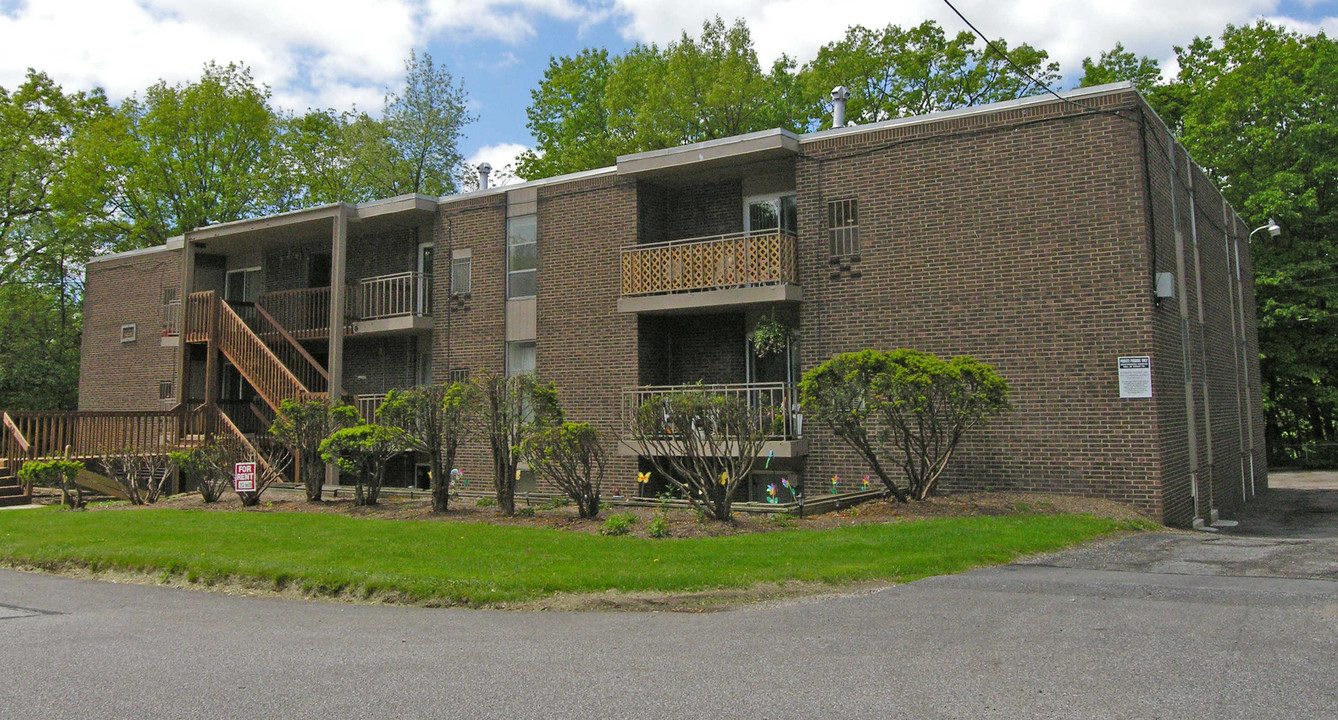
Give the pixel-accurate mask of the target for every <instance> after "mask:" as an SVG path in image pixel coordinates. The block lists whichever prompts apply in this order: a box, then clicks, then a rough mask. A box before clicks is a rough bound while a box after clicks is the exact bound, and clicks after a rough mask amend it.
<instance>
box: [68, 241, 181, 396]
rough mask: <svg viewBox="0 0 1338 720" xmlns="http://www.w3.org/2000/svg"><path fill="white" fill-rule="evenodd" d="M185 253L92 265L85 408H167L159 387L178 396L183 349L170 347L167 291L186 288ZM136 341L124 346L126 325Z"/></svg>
mask: <svg viewBox="0 0 1338 720" xmlns="http://www.w3.org/2000/svg"><path fill="white" fill-rule="evenodd" d="M180 278H181V252H180V251H178V250H167V249H162V250H158V251H152V252H139V253H135V254H127V255H123V256H118V257H113V258H109V259H106V260H95V261H93V262H90V263H89V264H88V271H87V275H86V276H85V281H84V331H83V339H82V342H83V346H82V349H81V350H80V359H81V362H80V364H79V409H80V410H164V409H167V408H170V407H172V406H173V405H175V404H176V400H175V395H174V396H173V399H171V400H168V401H163V400H162V399H160V397H159V383H160V382H162V381H171V382H172V383H173V386H172V389H173V393H175V392H176V383H177V376H178V375H179V374H180V373H179V372H178V369H177V348H176V347H175V346H168V347H164V346H163V344H162V338H163V328H162V323H163V290H164V289H165V288H174V287H177V286H178V285H179V284H180ZM128 324H134V325H135V340H134V341H133V342H121V326H122V325H128Z"/></svg>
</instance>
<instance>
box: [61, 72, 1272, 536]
mask: <svg viewBox="0 0 1338 720" xmlns="http://www.w3.org/2000/svg"><path fill="white" fill-rule="evenodd" d="M1082 98H1083V99H1082V104H1084V105H1086V106H1087V107H1086V108H1083V107H1078V106H1075V105H1073V104H1063V103H1059V102H1055V101H1053V100H1046V99H1044V98H1037V99H1030V100H1027V101H1022V102H1018V103H1010V104H1003V105H1000V106H995V107H984V108H973V109H971V110H970V111H964V112H955V113H946V114H943V115H940V116H929V117H926V118H917V119H913V120H910V121H893V122H889V123H884V124H879V125H873V126H868V127H862V128H854V129H846V130H838V131H827V132H822V133H815V134H813V135H807V136H802V137H795V136H789V137H791V138H793V142H792V143H791V145H790V146H789V149H788V150H785V149H783V148H782V149H776V148H771V149H767V150H765V151H762V150H759V151H757V152H766V153H767V154H766V155H765V156H764V157H761V158H760V159H749V158H748V157H741V158H740V159H738V160H737V161H726V160H720V159H716V160H714V161H712V162H706V163H705V164H702V165H701V166H700V168H699V169H694V168H696V167H697V166H696V165H695V164H694V163H696V162H697V161H696V160H692V161H688V162H687V163H685V164H682V165H679V166H676V167H673V168H671V169H669V170H665V171H663V172H658V173H657V172H656V171H655V170H654V169H653V168H652V169H651V170H645V169H636V170H629V171H628V172H627V173H624V172H623V167H622V166H621V164H620V166H619V167H618V168H609V169H605V170H601V171H594V172H591V173H582V174H579V175H575V176H569V177H564V178H553V179H548V180H543V181H539V182H535V183H529V184H527V185H525V186H521V187H522V189H521V190H520V193H522V194H517V190H516V189H515V188H514V186H513V187H512V188H495V189H490V190H484V191H480V192H476V193H472V194H470V195H464V196H454V197H448V198H442V199H441V200H440V202H439V203H438V206H437V210H436V212H435V216H434V220H433V221H432V223H431V226H430V228H429V227H420V228H419V229H417V230H415V229H413V227H404V228H402V229H401V230H396V231H389V232H387V233H384V234H382V235H378V236H375V237H354V238H352V239H351V240H350V246H349V247H350V249H349V255H348V257H349V278H350V279H355V278H357V277H361V276H366V275H373V274H382V273H388V272H396V271H402V270H410V269H416V253H417V243H418V242H419V241H420V240H426V239H427V238H431V240H432V241H433V242H434V243H435V276H436V278H437V279H438V281H437V282H436V283H435V286H434V299H433V305H434V325H433V329H432V331H431V333H430V334H426V335H422V334H420V335H417V336H412V335H401V336H385V337H381V338H373V337H367V338H354V339H350V340H349V341H347V342H346V345H345V349H346V350H345V352H346V360H345V362H346V370H345V387H346V388H347V390H348V391H349V392H382V391H384V390H386V389H390V388H392V387H398V386H403V385H407V384H411V383H412V382H413V381H414V378H413V374H412V373H413V370H412V369H413V362H414V358H415V354H416V353H417V352H419V351H420V350H422V349H425V347H426V344H427V343H430V347H431V357H432V376H433V379H434V381H436V382H442V381H445V380H447V379H448V378H449V377H451V376H452V374H453V373H454V372H457V371H460V370H467V371H468V372H470V373H471V374H474V375H477V374H478V373H479V372H482V371H485V370H488V371H492V372H498V373H500V372H503V371H504V369H505V352H506V340H507V337H508V327H507V322H508V321H507V317H508V302H507V299H506V287H505V283H506V252H507V248H506V231H507V212H508V196H509V195H510V196H512V197H513V201H514V202H523V203H524V204H525V207H526V208H527V209H526V210H525V212H530V211H531V210H530V209H528V208H532V209H533V211H534V212H535V213H536V216H537V252H538V259H539V260H538V261H539V270H538V273H537V287H538V289H537V293H536V298H535V300H534V317H535V328H536V335H535V337H534V341H535V347H536V368H537V373H538V375H539V376H540V377H541V379H544V380H551V381H553V382H555V383H556V384H557V386H558V387H559V390H560V393H561V397H562V402H563V405H564V407H565V409H566V410H567V414H568V418H569V419H571V420H575V421H582V422H590V423H592V424H594V425H595V426H596V427H597V428H598V429H599V430H600V431H601V433H603V435H604V437H605V438H606V439H607V451H608V454H609V457H610V465H609V468H608V482H609V484H610V485H611V486H612V489H611V492H629V491H632V490H634V487H633V478H634V474H635V471H636V469H637V466H638V460H637V459H636V458H633V457H627V456H624V455H620V454H619V453H618V447H617V442H616V438H617V436H618V432H619V429H620V417H619V416H620V412H621V404H622V398H623V391H624V389H625V388H629V387H633V386H637V385H666V384H680V383H691V382H696V381H702V382H707V383H739V382H744V381H745V379H747V378H748V377H749V376H750V372H749V368H750V367H751V366H750V364H749V362H748V359H747V355H746V352H747V350H746V348H747V345H746V338H747V336H748V332H749V331H750V330H751V329H752V327H753V326H754V325H755V323H756V322H757V321H758V319H759V318H760V317H762V316H764V315H772V314H774V315H776V316H777V317H778V318H780V319H782V320H784V321H785V322H787V323H789V324H790V325H791V326H793V327H796V328H797V332H796V338H795V340H796V343H795V346H794V348H793V350H794V351H795V352H796V353H797V359H796V362H794V363H793V364H792V365H791V366H790V369H793V370H794V371H795V373H794V375H793V377H792V379H794V380H797V379H798V377H797V373H801V372H802V371H804V370H808V369H811V368H813V367H815V366H816V365H818V364H820V363H821V362H823V361H825V360H827V359H829V358H830V357H832V356H833V355H835V354H838V353H842V352H847V351H853V350H859V349H863V348H875V349H881V350H892V349H895V348H902V347H904V348H914V349H918V350H923V351H927V352H932V353H935V354H937V355H940V356H942V357H950V356H954V355H963V354H966V355H972V356H975V357H976V358H978V359H980V360H982V361H985V362H987V363H990V364H991V365H993V366H994V367H995V368H996V369H997V370H998V371H999V372H1000V373H1001V374H1002V375H1003V376H1004V377H1005V378H1007V380H1008V381H1009V383H1010V385H1011V386H1012V388H1013V396H1012V403H1013V411H1012V412H1010V413H1008V414H1007V415H1005V416H1003V417H1001V418H999V419H997V420H996V421H995V422H993V423H991V424H990V425H988V426H987V427H985V428H984V429H982V430H980V431H978V432H976V433H974V434H973V435H972V436H970V437H969V438H968V439H967V441H966V442H965V443H964V445H963V447H962V448H961V449H960V450H959V452H958V454H957V455H956V456H955V457H954V460H953V463H952V464H951V465H950V467H949V471H948V473H947V475H946V476H945V479H944V483H943V486H944V487H945V488H946V489H948V490H991V489H1013V490H1038V491H1046V492H1056V493H1065V494H1074V495H1083V496H1091V497H1101V498H1110V499H1114V500H1119V501H1122V502H1127V503H1130V504H1133V505H1136V506H1138V507H1140V508H1143V509H1145V510H1148V511H1149V512H1152V513H1154V514H1155V515H1156V516H1158V517H1161V518H1163V519H1164V520H1165V521H1166V522H1168V523H1171V524H1176V525H1187V524H1189V523H1190V522H1192V521H1193V520H1194V519H1195V517H1196V516H1197V517H1205V516H1206V515H1207V513H1208V509H1209V508H1217V509H1220V510H1222V511H1224V512H1230V511H1232V510H1234V509H1235V508H1237V507H1239V505H1240V504H1241V502H1242V501H1243V500H1248V499H1249V498H1250V497H1252V496H1253V494H1254V493H1256V492H1258V491H1259V490H1261V489H1263V488H1264V487H1266V484H1267V478H1266V468H1265V464H1264V452H1263V448H1264V445H1263V427H1264V426H1263V419H1262V408H1261V403H1260V401H1259V398H1260V386H1259V368H1258V344H1257V343H1258V341H1257V336H1256V328H1255V307H1254V298H1253V292H1252V282H1251V278H1252V275H1251V269H1250V265H1249V257H1248V250H1249V247H1248V239H1247V233H1248V230H1247V228H1246V227H1245V226H1244V224H1243V223H1242V222H1241V221H1240V219H1239V218H1238V217H1237V216H1236V215H1235V213H1234V212H1233V211H1232V210H1231V208H1230V207H1229V206H1227V205H1226V203H1225V202H1224V201H1223V200H1222V197H1221V195H1220V193H1218V191H1217V190H1216V189H1215V188H1214V187H1213V186H1212V184H1211V183H1210V182H1209V181H1208V179H1207V177H1206V176H1205V175H1204V173H1203V171H1202V169H1200V168H1198V167H1197V166H1195V165H1194V164H1193V162H1192V161H1191V160H1190V159H1189V158H1188V157H1187V156H1186V155H1185V153H1184V150H1183V148H1181V147H1180V146H1179V145H1178V144H1176V143H1175V142H1174V140H1173V138H1172V137H1171V136H1170V134H1169V132H1168V131H1167V130H1166V128H1165V126H1164V125H1162V124H1161V122H1160V120H1158V119H1157V118H1156V117H1155V115H1154V114H1153V113H1152V112H1151V111H1150V109H1148V107H1147V106H1146V104H1145V103H1144V102H1143V101H1142V100H1141V98H1139V97H1138V96H1137V94H1136V93H1135V92H1133V91H1132V89H1128V88H1127V87H1126V88H1114V89H1109V90H1103V91H1098V92H1088V93H1087V94H1085V95H1083V96H1082ZM763 135H765V134H763ZM749 137H752V136H749ZM733 140H734V139H731V141H733ZM740 142H741V143H742V142H743V141H742V140H740ZM750 142H761V141H760V140H750ZM684 152H690V151H684ZM739 152H743V153H746V152H752V151H739ZM701 157H705V155H702V156H701ZM731 162H733V164H731ZM629 167H630V166H629ZM750 187H751V188H754V190H753V192H758V191H761V190H762V189H765V190H766V191H767V192H775V191H781V192H786V193H788V192H793V193H794V196H795V198H796V202H797V207H798V240H797V242H798V254H797V281H796V283H795V284H797V285H798V286H799V287H801V288H802V293H803V297H802V301H799V302H773V303H762V304H754V305H744V306H739V305H733V306H720V307H696V308H693V309H688V310H676V311H674V312H673V313H671V314H640V313H638V312H619V310H618V303H619V299H620V296H621V292H622V290H621V282H622V277H621V273H622V270H621V267H622V265H621V261H620V248H623V247H626V246H631V245H636V244H638V243H654V242H663V241H667V240H676V239H683V238H695V237H702V236H710V235H721V234H728V233H736V232H739V231H741V230H742V229H743V213H744V207H743V201H744V196H745V190H746V189H747V188H750ZM531 188H532V189H531ZM531 193H533V194H531ZM516 198H521V199H516ZM531 200H533V201H534V202H533V204H532V205H530V204H529V203H530V201H531ZM835 201H853V202H854V203H855V205H856V207H857V209H858V234H859V240H860V251H859V253H858V255H856V256H841V257H838V258H833V257H831V255H830V245H829V242H828V227H827V223H828V204H829V203H832V202H835ZM313 247H315V250H314V251H319V247H316V246H313ZM465 249H468V250H469V251H470V255H471V258H472V261H471V262H472V289H471V292H470V293H469V294H467V295H464V296H451V295H450V283H449V281H448V279H449V278H450V268H451V257H452V251H454V250H465ZM152 257H154V256H150V255H144V256H136V257H134V258H130V259H127V260H126V261H125V262H107V263H100V264H95V265H93V266H90V274H89V295H88V297H89V308H90V309H89V311H87V312H88V313H89V314H88V318H89V319H90V322H89V324H90V330H89V331H88V332H87V334H86V336H85V357H86V363H85V366H86V369H85V375H84V386H81V390H82V393H81V404H88V405H89V406H90V407H91V406H95V405H96V406H97V407H105V406H108V405H111V404H115V403H117V402H130V401H132V400H133V401H134V402H140V395H141V394H142V393H141V390H140V389H138V388H137V389H135V390H133V391H131V390H126V391H125V395H124V396H123V397H124V399H121V398H122V396H121V395H116V394H114V393H113V392H112V391H111V390H109V389H107V388H106V387H105V386H106V385H107V383H106V382H105V381H104V380H102V379H100V378H101V377H102V376H100V375H99V374H98V373H99V372H101V367H102V366H103V365H105V364H106V362H107V361H105V360H104V359H103V358H104V357H106V353H107V351H106V350H102V349H98V348H101V347H102V346H103V345H106V344H107V343H106V342H105V339H103V338H102V335H104V334H106V333H107V332H112V331H114V329H115V328H114V327H112V325H111V324H112V323H113V322H114V323H115V326H116V327H119V322H120V321H119V320H113V318H112V317H111V314H109V311H108V309H107V304H108V303H110V302H112V300H111V293H112V290H111V289H110V283H111V282H113V280H112V278H113V277H114V276H115V274H116V273H132V272H133V273H144V272H149V271H150V270H149V268H150V267H151V265H150V260H149V258H152ZM290 265H291V266H292V267H289V266H290ZM298 265H300V262H299V261H298V260H295V259H294V254H293V252H292V251H291V249H290V250H286V251H285V252H283V253H280V254H277V255H274V256H273V257H267V259H266V268H267V269H266V285H267V289H269V290H274V289H277V288H280V287H283V286H285V283H288V284H291V283H293V282H295V281H294V280H293V277H292V276H293V275H294V274H296V273H298V272H300V269H299V268H298ZM164 272H165V271H164ZM1158 273H1171V274H1172V275H1174V276H1175V278H1176V291H1175V297H1173V298H1165V299H1161V300H1158V299H1156V298H1155V297H1154V293H1153V288H1154V286H1155V279H1156V277H1157V274H1158ZM1238 278H1239V280H1238ZM298 286H300V285H298ZM147 287H148V284H145V283H140V284H137V285H136V288H135V292H136V293H138V292H140V291H143V292H148V290H146V289H145V288H147ZM133 297H134V298H136V299H135V300H134V301H133V302H132V304H131V305H130V306H125V305H124V303H122V305H121V306H120V307H121V308H125V307H133V308H138V307H139V304H140V303H143V304H145V309H144V311H143V312H144V313H146V317H153V316H155V315H156V313H157V312H158V302H157V301H158V295H157V294H156V292H155V294H154V296H153V298H152V299H151V300H152V302H150V300H149V299H147V296H146V298H139V296H138V295H137V294H136V295H133ZM148 306H152V307H151V308H149V307H148ZM150 309H151V311H152V312H150ZM134 312H136V313H139V312H140V310H138V309H135V310H134ZM513 322H514V321H513ZM104 326H105V327H104ZM513 330H514V328H513ZM512 337H515V335H514V333H513V334H512ZM155 349H156V348H155ZM112 350H113V351H123V352H122V353H121V354H123V355H125V359H126V362H125V364H124V365H122V366H118V367H119V368H120V369H121V371H122V372H129V368H130V367H131V366H132V365H136V364H137V365H140V366H144V365H145V363H146V362H148V360H146V359H145V358H148V357H149V356H148V355H146V356H145V358H140V357H139V356H137V355H136V356H135V357H134V359H132V358H131V355H132V354H133V353H135V352H138V351H137V350H133V349H129V350H127V349H123V348H117V347H113V348H112ZM112 354H113V355H114V354H115V353H114V352H113V353H112ZM163 354H164V355H165V356H167V355H172V354H171V353H166V352H164V353H163ZM1129 355H1134V356H1141V355H1148V356H1151V357H1152V378H1153V397H1152V398H1150V399H1121V398H1120V396H1119V379H1118V370H1117V358H1119V357H1121V356H1129ZM173 357H174V356H173ZM88 359H97V361H98V362H97V363H95V365H96V366H97V368H98V369H96V370H95V369H93V368H92V367H91V364H90V363H88V362H87V360H88ZM108 367H110V365H108ZM168 367H169V368H170V360H169V364H168ZM757 367H758V368H762V367H763V365H760V364H759V365H757ZM765 368H766V369H765V371H764V372H763V374H764V375H766V376H767V377H765V378H757V377H754V378H753V379H754V380H758V379H765V380H771V381H774V380H778V379H784V378H785V377H786V375H787V372H788V370H787V367H786V365H785V362H784V361H776V360H773V361H770V364H769V365H766V366H765ZM152 387H153V388H154V393H155V394H156V381H155V382H154V383H153V385H152ZM85 397H86V398H87V399H85ZM95 398H96V400H95ZM803 435H804V440H806V441H807V445H808V452H807V454H806V455H804V456H801V457H798V458H793V459H778V460H777V462H776V463H774V465H773V467H772V468H771V469H772V470H776V471H781V472H784V473H786V474H787V475H788V476H789V477H790V478H791V479H792V480H802V481H804V482H806V483H807V484H808V485H809V488H810V492H815V491H818V492H825V491H826V488H827V487H828V479H829V478H831V477H832V476H833V475H840V476H841V477H842V478H844V483H843V486H844V487H845V489H853V488H854V487H856V486H857V485H858V478H861V477H863V476H864V475H866V474H867V473H868V470H867V469H865V467H864V465H863V463H862V462H861V461H860V460H859V459H858V458H857V457H856V456H855V454H854V453H853V452H851V451H850V450H848V449H847V448H846V447H845V446H844V445H843V444H841V443H840V441H838V440H837V439H835V438H834V437H832V436H831V435H830V433H829V432H828V431H826V430H825V429H824V428H821V427H819V426H818V425H817V424H816V423H814V422H810V423H809V424H808V425H807V426H806V427H805V428H804V432H803ZM457 465H458V466H459V467H460V468H461V470H462V471H463V472H464V473H465V475H466V478H468V479H470V480H471V482H472V483H478V484H480V485H482V486H486V485H487V484H488V483H489V481H490V475H491V460H490V456H489V452H488V450H487V448H486V442H485V440H484V439H482V438H476V439H475V440H473V441H472V442H470V443H468V444H467V445H466V446H465V447H464V448H463V449H462V451H461V453H460V456H459V458H458V459H457ZM814 488H819V490H814Z"/></svg>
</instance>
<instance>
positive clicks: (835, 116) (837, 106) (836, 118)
mask: <svg viewBox="0 0 1338 720" xmlns="http://www.w3.org/2000/svg"><path fill="white" fill-rule="evenodd" d="M849 99H850V91H849V90H847V89H846V86H845V85H837V86H836V87H834V88H832V127H834V128H840V127H845V126H846V101H847V100H849Z"/></svg>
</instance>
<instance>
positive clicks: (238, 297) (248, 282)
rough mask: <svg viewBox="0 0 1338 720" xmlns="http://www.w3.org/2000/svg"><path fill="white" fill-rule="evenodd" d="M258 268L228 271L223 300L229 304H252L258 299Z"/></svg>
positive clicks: (259, 283)
mask: <svg viewBox="0 0 1338 720" xmlns="http://www.w3.org/2000/svg"><path fill="white" fill-rule="evenodd" d="M260 285H261V280H260V268H258V267H252V268H242V269H240V270H229V271H228V274H227V281H226V283H225V284H224V286H223V299H224V300H227V301H228V302H230V303H254V302H255V301H256V300H259V299H260Z"/></svg>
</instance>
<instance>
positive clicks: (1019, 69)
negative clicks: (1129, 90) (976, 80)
mask: <svg viewBox="0 0 1338 720" xmlns="http://www.w3.org/2000/svg"><path fill="white" fill-rule="evenodd" d="M943 4H945V5H947V6H948V9H950V10H952V11H953V12H954V13H956V14H957V17H959V18H961V19H962V22H964V23H966V26H967V27H969V28H971V32H973V33H975V34H976V37H978V38H980V39H981V40H984V41H985V45H986V46H988V47H989V49H991V50H993V51H994V52H996V53H998V54H999V55H1000V56H1001V57H1003V59H1004V61H1005V62H1007V63H1008V64H1009V66H1011V67H1012V68H1013V69H1014V70H1016V71H1017V72H1018V74H1020V75H1021V76H1022V77H1024V78H1026V79H1028V80H1030V81H1031V82H1032V83H1033V84H1035V85H1036V86H1037V87H1040V88H1041V89H1043V90H1045V91H1046V92H1048V93H1050V94H1051V95H1054V96H1055V97H1056V98H1057V99H1058V100H1059V101H1060V102H1064V103H1068V104H1069V105H1072V106H1074V107H1080V108H1082V109H1083V110H1087V111H1089V112H1097V113H1103V114H1106V115H1114V116H1115V117H1117V118H1120V119H1121V120H1128V121H1129V122H1139V120H1136V119H1134V118H1131V117H1125V116H1124V115H1123V114H1121V113H1120V111H1119V110H1105V109H1102V108H1099V107H1093V106H1091V105H1084V104H1082V103H1080V102H1077V101H1074V100H1070V99H1068V98H1066V97H1064V96H1063V95H1060V94H1059V93H1057V92H1055V91H1054V90H1053V89H1051V87H1050V86H1049V85H1046V84H1045V83H1043V82H1041V81H1040V80H1038V79H1036V77H1035V76H1033V75H1032V74H1031V73H1029V72H1027V71H1026V70H1024V69H1023V68H1022V66H1021V65H1018V64H1017V63H1016V62H1014V61H1013V58H1012V57H1011V56H1009V54H1008V53H1006V52H1004V51H1002V50H1000V49H999V46H997V45H995V44H994V42H993V41H991V40H990V39H989V38H988V37H986V36H985V33H983V32H981V31H980V30H978V29H977V28H976V26H975V25H972V24H971V21H970V20H967V19H966V16H965V15H963V14H962V11H961V10H958V9H957V7H956V6H955V5H953V4H952V2H951V1H950V0H943Z"/></svg>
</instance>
